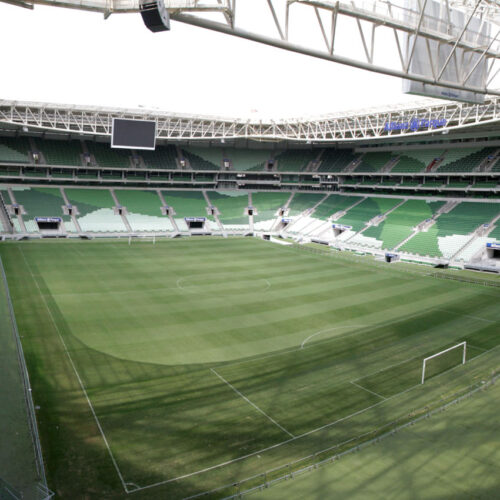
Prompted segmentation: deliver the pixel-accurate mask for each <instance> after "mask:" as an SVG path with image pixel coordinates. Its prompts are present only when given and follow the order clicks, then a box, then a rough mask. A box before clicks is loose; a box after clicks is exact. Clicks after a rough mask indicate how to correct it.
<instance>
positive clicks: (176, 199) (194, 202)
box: [162, 191, 217, 231]
mask: <svg viewBox="0 0 500 500" xmlns="http://www.w3.org/2000/svg"><path fill="white" fill-rule="evenodd" d="M162 194H163V197H164V198H165V201H166V203H167V205H168V206H170V207H172V208H173V209H174V211H175V215H174V218H175V222H176V224H177V227H178V228H179V230H180V231H188V230H189V228H188V226H187V224H186V221H185V220H184V218H185V217H205V218H206V219H207V221H208V225H209V227H210V228H212V229H217V225H216V224H215V220H214V218H213V217H212V216H211V215H210V216H209V215H208V213H207V201H206V200H205V197H204V196H203V193H202V192H201V191H162Z"/></svg>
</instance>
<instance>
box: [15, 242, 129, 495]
mask: <svg viewBox="0 0 500 500" xmlns="http://www.w3.org/2000/svg"><path fill="white" fill-rule="evenodd" d="M18 248H19V250H20V252H21V255H22V256H23V259H24V262H25V263H26V266H27V268H28V270H29V272H30V274H31V277H32V278H33V281H34V282H35V285H36V287H37V288H38V292H39V293H40V296H41V297H42V300H43V303H44V304H45V307H46V308H47V311H48V313H49V316H50V319H51V321H52V323H53V325H54V327H55V330H56V332H57V334H58V335H59V339H60V340H61V343H62V345H63V347H64V352H65V353H66V355H67V356H68V359H69V362H70V363H71V366H72V368H73V371H74V372H75V375H76V378H77V379H78V383H79V384H80V388H81V389H82V392H83V394H84V395H85V398H86V400H87V403H88V405H89V408H90V411H91V412H92V415H93V416H94V419H95V422H96V424H97V427H98V429H99V432H100V433H101V436H102V439H103V441H104V444H105V445H106V448H107V449H108V453H109V456H110V457H111V461H112V462H113V465H114V467H115V469H116V472H117V474H118V477H119V478H120V481H121V483H122V486H123V489H124V490H125V492H126V493H129V490H128V488H127V483H125V481H124V479H123V476H122V473H121V471H120V469H119V467H118V464H117V462H116V459H115V457H114V455H113V452H112V451H111V448H110V446H109V443H108V440H107V439H106V436H105V434H104V431H103V429H102V426H101V423H100V422H99V419H98V418H97V414H96V412H95V410H94V407H93V406H92V403H91V402H90V398H89V396H88V394H87V390H86V389H85V385H84V384H83V381H82V379H81V378H80V374H79V373H78V371H77V369H76V366H75V363H74V362H73V358H72V357H71V354H70V353H69V351H68V348H67V346H66V342H64V339H63V337H62V335H61V332H60V330H59V327H58V326H57V323H56V321H55V319H54V316H53V314H52V311H51V310H50V308H49V305H48V304H47V300H46V299H45V295H44V294H43V293H42V290H41V288H40V285H39V284H38V281H37V279H36V278H35V275H34V274H33V271H32V270H31V266H30V265H29V263H28V260H27V259H26V256H25V255H24V252H23V249H22V248H21V247H18Z"/></svg>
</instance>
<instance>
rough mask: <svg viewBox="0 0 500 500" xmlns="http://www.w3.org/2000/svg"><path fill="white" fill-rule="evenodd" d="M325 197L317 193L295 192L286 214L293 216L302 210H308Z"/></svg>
mask: <svg viewBox="0 0 500 500" xmlns="http://www.w3.org/2000/svg"><path fill="white" fill-rule="evenodd" d="M324 197H325V195H324V194H319V193H295V194H294V195H293V198H292V201H291V202H290V204H289V205H288V215H289V216H290V217H294V216H296V215H299V214H301V213H302V212H304V210H308V209H310V208H312V207H314V205H316V204H317V203H318V202H319V201H321V200H322V199H323V198H324Z"/></svg>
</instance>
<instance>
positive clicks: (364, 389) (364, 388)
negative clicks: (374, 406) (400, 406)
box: [351, 380, 387, 399]
mask: <svg viewBox="0 0 500 500" xmlns="http://www.w3.org/2000/svg"><path fill="white" fill-rule="evenodd" d="M351 384H352V385H355V386H356V387H359V388H360V389H363V391H366V392H369V393H371V394H373V395H374V396H378V397H379V398H382V399H387V398H384V396H381V395H380V394H377V393H376V392H373V391H370V389H367V388H366V387H363V386H362V385H359V384H356V382H353V381H352V380H351Z"/></svg>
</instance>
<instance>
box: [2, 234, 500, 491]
mask: <svg viewBox="0 0 500 500" xmlns="http://www.w3.org/2000/svg"><path fill="white" fill-rule="evenodd" d="M0 255H1V256H2V259H3V261H4V265H5V267H6V271H7V275H8V279H9V285H10V291H11V294H12V297H13V300H14V306H15V311H16V316H17V321H18V326H19V330H20V333H21V335H22V336H23V343H24V348H25V354H26V357H27V362H28V366H29V369H30V373H31V379H32V385H33V394H34V399H35V404H37V405H39V406H40V409H39V413H38V419H39V426H40V433H41V437H42V448H43V450H44V454H45V460H46V465H47V474H48V480H49V486H50V487H51V488H53V489H54V490H55V491H56V493H57V495H58V496H59V497H60V498H84V497H89V498H96V497H98V498H124V497H127V498H128V497H129V496H130V497H133V498H169V499H176V498H185V497H189V496H191V495H195V494H197V493H200V492H202V491H206V490H211V489H214V488H217V487H220V486H223V485H232V484H233V483H236V482H238V481H241V480H244V479H246V478H248V477H251V476H254V475H258V474H261V473H264V472H265V471H268V470H270V469H273V468H275V467H278V466H281V465H284V464H287V463H289V462H292V461H298V460H300V459H302V458H303V457H306V456H308V455H310V454H311V453H315V452H322V451H323V450H327V449H328V451H325V452H324V453H334V452H335V450H343V449H347V448H348V447H352V446H353V445H355V444H357V443H360V442H362V441H363V440H366V439H368V438H370V437H373V436H375V435H376V434H377V433H379V432H386V431H387V429H389V428H391V426H395V425H397V424H398V423H399V422H404V421H405V420H408V419H411V418H412V417H414V416H415V415H418V414H419V413H420V412H423V411H424V409H425V408H432V407H435V406H439V405H440V404H442V402H443V401H447V400H448V399H450V398H453V397H454V396H455V395H456V394H459V393H461V392H463V391H465V390H467V388H468V387H470V386H471V385H474V384H477V383H480V381H481V380H483V379H485V378H488V377H490V376H491V375H492V373H494V372H495V371H496V370H498V368H499V364H500V363H499V356H498V353H499V348H498V345H500V334H499V328H498V325H499V320H500V310H499V308H498V301H499V298H500V290H498V289H497V288H492V287H484V286H477V285H471V284H465V283H460V282H455V281H448V280H441V279H435V278H432V277H428V276H424V275H415V274H410V273H408V272H404V269H406V267H405V268H404V269H403V268H401V271H399V270H398V268H397V266H396V267H394V266H385V267H381V266H378V265H377V266H376V265H374V264H371V263H370V262H369V261H366V262H363V263H360V262H357V261H356V260H349V259H342V258H336V257H335V256H322V255H315V254H310V253H308V252H303V251H297V250H295V249H291V248H288V247H282V246H280V245H275V244H272V243H267V242H263V241H260V240H257V239H243V238H239V239H217V238H213V239H202V240H199V239H197V240H192V239H191V240H190V239H180V240H170V241H166V242H158V243H157V244H155V245H153V244H152V243H150V242H149V243H148V242H133V243H132V245H130V246H129V245H128V244H127V243H126V242H121V241H116V240H115V241H113V240H108V241H90V242H80V241H64V242H60V241H57V242H56V241H42V242H26V243H23V242H21V243H12V244H11V243H6V244H4V245H1V246H0ZM462 341H466V342H467V343H468V348H467V363H466V364H465V365H461V364H460V359H461V353H459V352H458V351H451V353H450V354H449V355H446V356H443V357H441V358H437V359H436V360H435V361H433V362H432V364H430V365H429V367H428V370H429V372H428V376H429V378H428V379H427V381H426V383H425V384H424V385H421V384H420V376H421V365H422V359H423V358H424V357H426V356H429V355H430V354H434V353H436V352H438V351H441V350H443V349H445V348H447V347H449V346H452V345H454V344H456V343H458V342H462ZM332 450H333V451H332ZM318 455H321V453H319V454H318ZM300 463H302V462H300ZM260 480H261V476H259V477H258V478H257V479H255V480H250V481H247V482H245V483H244V484H245V486H246V485H250V486H251V485H253V484H254V483H255V482H256V481H257V482H258V481H260ZM126 492H128V493H129V494H128V495H127V493H126ZM234 492H236V489H235V488H234V487H232V486H230V487H228V488H225V489H224V490H222V491H221V492H220V493H216V494H213V495H211V496H212V497H214V498H216V497H223V496H225V495H228V494H230V493H234Z"/></svg>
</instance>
